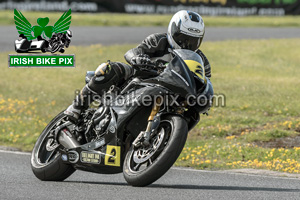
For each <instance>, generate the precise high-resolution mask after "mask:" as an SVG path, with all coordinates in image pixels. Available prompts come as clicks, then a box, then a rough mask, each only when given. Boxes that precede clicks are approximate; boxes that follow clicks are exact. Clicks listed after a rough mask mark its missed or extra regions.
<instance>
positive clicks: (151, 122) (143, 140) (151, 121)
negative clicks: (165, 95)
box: [132, 97, 162, 148]
mask: <svg viewBox="0 0 300 200" xmlns="http://www.w3.org/2000/svg"><path fill="white" fill-rule="evenodd" d="M161 102H162V98H161V97H158V98H156V99H155V102H154V105H153V108H152V111H151V113H150V116H149V118H148V125H147V128H146V130H145V131H142V132H141V133H140V134H139V135H138V136H137V138H136V139H135V140H134V141H133V143H132V144H133V146H134V147H136V148H137V147H139V146H141V145H144V146H149V145H150V142H149V141H150V134H151V132H152V131H154V130H155V129H156V128H157V127H158V125H159V118H157V119H155V115H156V114H157V113H158V111H159V109H160V106H161Z"/></svg>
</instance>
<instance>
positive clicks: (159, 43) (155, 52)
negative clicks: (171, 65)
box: [73, 33, 211, 110]
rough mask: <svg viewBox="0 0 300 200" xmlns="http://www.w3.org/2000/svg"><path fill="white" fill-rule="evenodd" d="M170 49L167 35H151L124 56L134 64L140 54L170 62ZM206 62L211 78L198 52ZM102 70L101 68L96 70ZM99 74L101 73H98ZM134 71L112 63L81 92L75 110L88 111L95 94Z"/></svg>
mask: <svg viewBox="0 0 300 200" xmlns="http://www.w3.org/2000/svg"><path fill="white" fill-rule="evenodd" d="M168 48H171V47H170V45H169V43H168V40H167V34H166V33H155V34H152V35H149V36H148V37H147V38H146V39H145V40H143V42H142V43H141V44H140V45H138V46H137V47H136V48H133V49H130V50H129V51H127V53H126V54H125V55H124V57H125V59H126V61H127V62H128V63H129V64H132V63H131V61H132V58H134V57H135V56H138V55H140V54H146V55H148V56H149V57H150V58H152V59H156V58H161V59H163V60H166V61H170V59H171V55H170V53H169V52H168ZM195 52H196V53H198V54H199V55H200V56H201V58H202V59H203V62H204V69H205V75H206V77H208V78H210V77H211V68H210V64H209V62H208V59H207V58H206V56H205V55H204V54H203V52H202V51H201V50H199V49H198V50H196V51H195ZM98 70H101V69H99V67H98V68H97V70H96V74H97V71H98ZM98 74H99V73H98ZM132 74H133V69H132V67H131V66H130V65H127V64H125V63H120V62H111V64H110V68H109V69H108V70H106V71H105V74H101V75H100V76H96V75H95V76H94V77H93V78H92V79H91V80H90V81H89V83H88V84H87V85H86V86H85V87H84V88H83V89H82V90H81V93H80V94H79V95H78V96H77V97H76V99H75V100H74V104H73V105H74V108H76V109H81V110H82V109H86V108H87V107H88V105H89V104H90V101H91V99H92V98H91V96H92V95H93V94H98V95H101V94H102V92H103V91H106V90H108V88H109V87H110V86H111V85H117V86H119V85H121V84H123V83H124V81H125V80H127V79H128V78H129V77H131V76H132Z"/></svg>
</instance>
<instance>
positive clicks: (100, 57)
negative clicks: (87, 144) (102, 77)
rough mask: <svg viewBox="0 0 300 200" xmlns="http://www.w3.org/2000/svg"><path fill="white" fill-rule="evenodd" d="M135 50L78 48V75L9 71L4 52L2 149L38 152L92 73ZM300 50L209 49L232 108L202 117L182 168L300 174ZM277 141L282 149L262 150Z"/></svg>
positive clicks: (280, 46)
mask: <svg viewBox="0 0 300 200" xmlns="http://www.w3.org/2000/svg"><path fill="white" fill-rule="evenodd" d="M134 46H135V45H119V46H101V45H93V46H90V47H74V46H71V47H70V48H69V49H67V51H66V53H75V54H76V65H77V66H76V68H74V69H36V68H22V69H9V68H8V67H7V62H6V60H7V54H8V52H6V53H1V54H0V59H1V60H2V61H5V62H2V63H0V67H1V69H2V71H1V73H0V80H1V82H0V113H1V116H0V145H7V146H14V147H18V148H21V149H22V150H27V151H28V150H31V148H32V147H33V144H34V142H35V140H36V138H37V137H38V135H39V134H40V132H41V131H42V129H43V127H44V126H45V125H46V124H47V123H48V122H49V121H50V120H51V118H53V117H54V116H55V115H56V114H57V113H58V112H60V111H61V110H63V109H65V108H66V107H67V106H68V105H69V104H70V103H71V101H72V99H73V98H74V91H75V89H81V88H82V86H83V85H84V75H85V72H86V71H87V70H94V69H95V68H96V67H97V66H98V65H99V64H100V63H101V62H105V61H106V60H107V59H110V60H112V61H123V62H124V58H123V54H124V52H126V51H127V50H128V49H130V48H132V47H134ZM299 46H300V39H276V40H275V39H272V40H239V41H222V42H205V43H204V44H203V46H202V50H203V51H204V52H205V54H206V55H207V57H208V58H209V60H210V62H211V66H212V82H213V85H214V90H215V93H216V94H224V95H225V96H226V106H225V107H213V108H212V109H211V111H210V113H209V114H210V115H209V116H202V117H201V122H200V123H199V124H198V125H197V127H196V128H195V129H194V130H192V131H191V133H190V134H189V138H188V141H187V143H186V146H185V149H184V151H183V153H182V154H181V156H180V158H179V159H178V161H177V163H176V165H178V166H191V167H194V168H199V169H231V168H245V167H248V168H249V167H250V168H262V169H271V170H278V171H287V172H292V173H298V172H300V171H299V170H300V163H299V162H300V158H299V153H298V151H299V150H300V148H293V146H295V145H291V146H290V148H289V149H283V148H281V143H280V141H281V140H282V141H284V140H286V139H288V138H293V137H295V136H298V135H299V134H300V115H299V110H300V104H299V99H300V93H299V86H300V79H299V74H300V68H299V58H298V55H299V54H300V47H299ZM9 53H14V52H9ZM277 140H278V141H279V142H278V144H277V146H276V145H275V147H276V148H273V147H272V148H267V147H265V146H264V145H261V144H266V143H267V142H270V141H272V142H274V141H277ZM298 146H300V144H299V145H298Z"/></svg>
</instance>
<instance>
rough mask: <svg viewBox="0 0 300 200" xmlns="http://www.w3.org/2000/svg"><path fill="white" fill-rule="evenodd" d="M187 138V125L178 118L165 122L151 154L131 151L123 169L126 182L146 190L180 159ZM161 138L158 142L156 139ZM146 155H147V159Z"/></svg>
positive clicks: (170, 118)
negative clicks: (144, 187)
mask: <svg viewBox="0 0 300 200" xmlns="http://www.w3.org/2000/svg"><path fill="white" fill-rule="evenodd" d="M187 134H188V126H187V123H186V121H185V120H184V119H183V118H182V117H180V116H176V115H168V116H166V117H164V118H162V120H161V123H160V125H159V128H158V131H157V136H155V137H156V138H155V137H153V138H154V139H153V138H152V141H151V147H152V150H149V149H150V147H149V149H145V148H144V147H139V148H138V149H134V147H133V146H131V148H130V149H129V151H128V153H127V155H126V157H125V160H124V165H123V174H124V178H125V180H126V181H127V183H128V184H130V185H132V186H139V187H141V186H146V185H149V184H151V183H153V182H154V181H156V180H157V179H159V178H160V177H161V176H162V175H164V174H165V173H166V172H167V171H168V170H169V169H170V168H171V167H172V165H173V164H174V162H175V161H176V160H177V158H178V156H179V155H180V153H181V151H182V149H183V147H184V144H185V142H186V138H187ZM157 138H158V139H157ZM144 154H145V155H144Z"/></svg>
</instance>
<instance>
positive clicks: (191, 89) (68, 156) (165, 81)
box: [31, 49, 213, 186]
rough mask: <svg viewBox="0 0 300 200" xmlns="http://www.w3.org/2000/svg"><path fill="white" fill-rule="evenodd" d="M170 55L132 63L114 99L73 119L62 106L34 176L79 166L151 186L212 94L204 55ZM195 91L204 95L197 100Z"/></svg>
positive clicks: (42, 139) (66, 172) (54, 175)
mask: <svg viewBox="0 0 300 200" xmlns="http://www.w3.org/2000/svg"><path fill="white" fill-rule="evenodd" d="M170 53H171V55H172V59H171V61H170V62H169V63H164V62H162V61H161V60H157V61H156V62H155V63H154V64H141V65H133V67H134V69H135V74H134V76H133V78H132V79H131V80H129V81H128V82H126V83H125V84H124V85H123V86H122V87H120V88H118V87H116V86H112V87H111V88H110V89H109V90H108V92H107V93H108V94H112V95H111V96H110V103H109V104H105V103H103V102H102V103H101V104H100V105H98V107H96V108H93V107H90V108H88V109H87V110H86V111H85V112H83V113H82V114H81V116H80V118H79V120H78V122H77V123H76V124H75V123H73V122H71V121H69V120H68V118H67V116H66V115H65V114H64V113H63V112H61V113H60V114H58V115H57V116H56V117H55V118H54V119H53V120H52V121H51V122H50V123H49V124H48V125H47V126H46V128H45V129H44V130H43V132H42V133H41V135H40V136H39V138H38V139H37V142H36V143H35V146H34V148H33V151H32V155H31V166H32V170H33V173H34V174H35V176H36V177H37V178H39V179H40V180H43V181H63V180H64V179H66V178H68V177H69V176H70V175H71V174H72V173H73V172H74V171H75V170H83V171H89V172H95V173H100V174H115V173H122V172H123V175H124V178H125V180H126V181H127V182H128V184H130V185H132V186H146V185H149V184H151V183H153V182H154V181H156V180H157V179H159V178H160V177H161V176H163V175H164V174H165V173H166V172H167V171H168V170H169V169H170V168H171V166H172V165H173V164H174V162H175V161H176V160H177V158H178V157H179V155H180V153H181V151H182V149H183V147H184V145H185V142H186V139H187V135H188V132H189V131H190V130H191V129H192V128H193V127H194V126H195V125H196V124H197V123H198V122H199V121H200V114H201V113H203V114H207V111H208V110H209V108H210V106H211V103H212V97H213V86H212V84H211V82H210V80H209V79H208V78H207V77H205V71H204V68H203V61H202V59H201V57H200V56H199V55H198V54H196V53H195V52H193V51H190V50H183V49H178V50H170ZM145 74H146V75H147V76H145ZM91 75H92V74H91V73H88V74H87V77H86V81H89V79H90V76H91ZM146 96H147V100H148V102H147V104H146V103H145V102H143V101H145V98H144V97H146ZM191 96H193V97H194V98H191ZM198 97H201V98H200V99H201V100H200V102H199V103H195V100H196V99H197V98H198ZM120 99H123V100H124V102H123V103H122V104H120V103H118V100H120ZM191 99H193V100H194V101H191ZM204 99H206V100H207V102H204ZM188 100H189V101H190V102H188ZM134 103H135V104H134Z"/></svg>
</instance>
